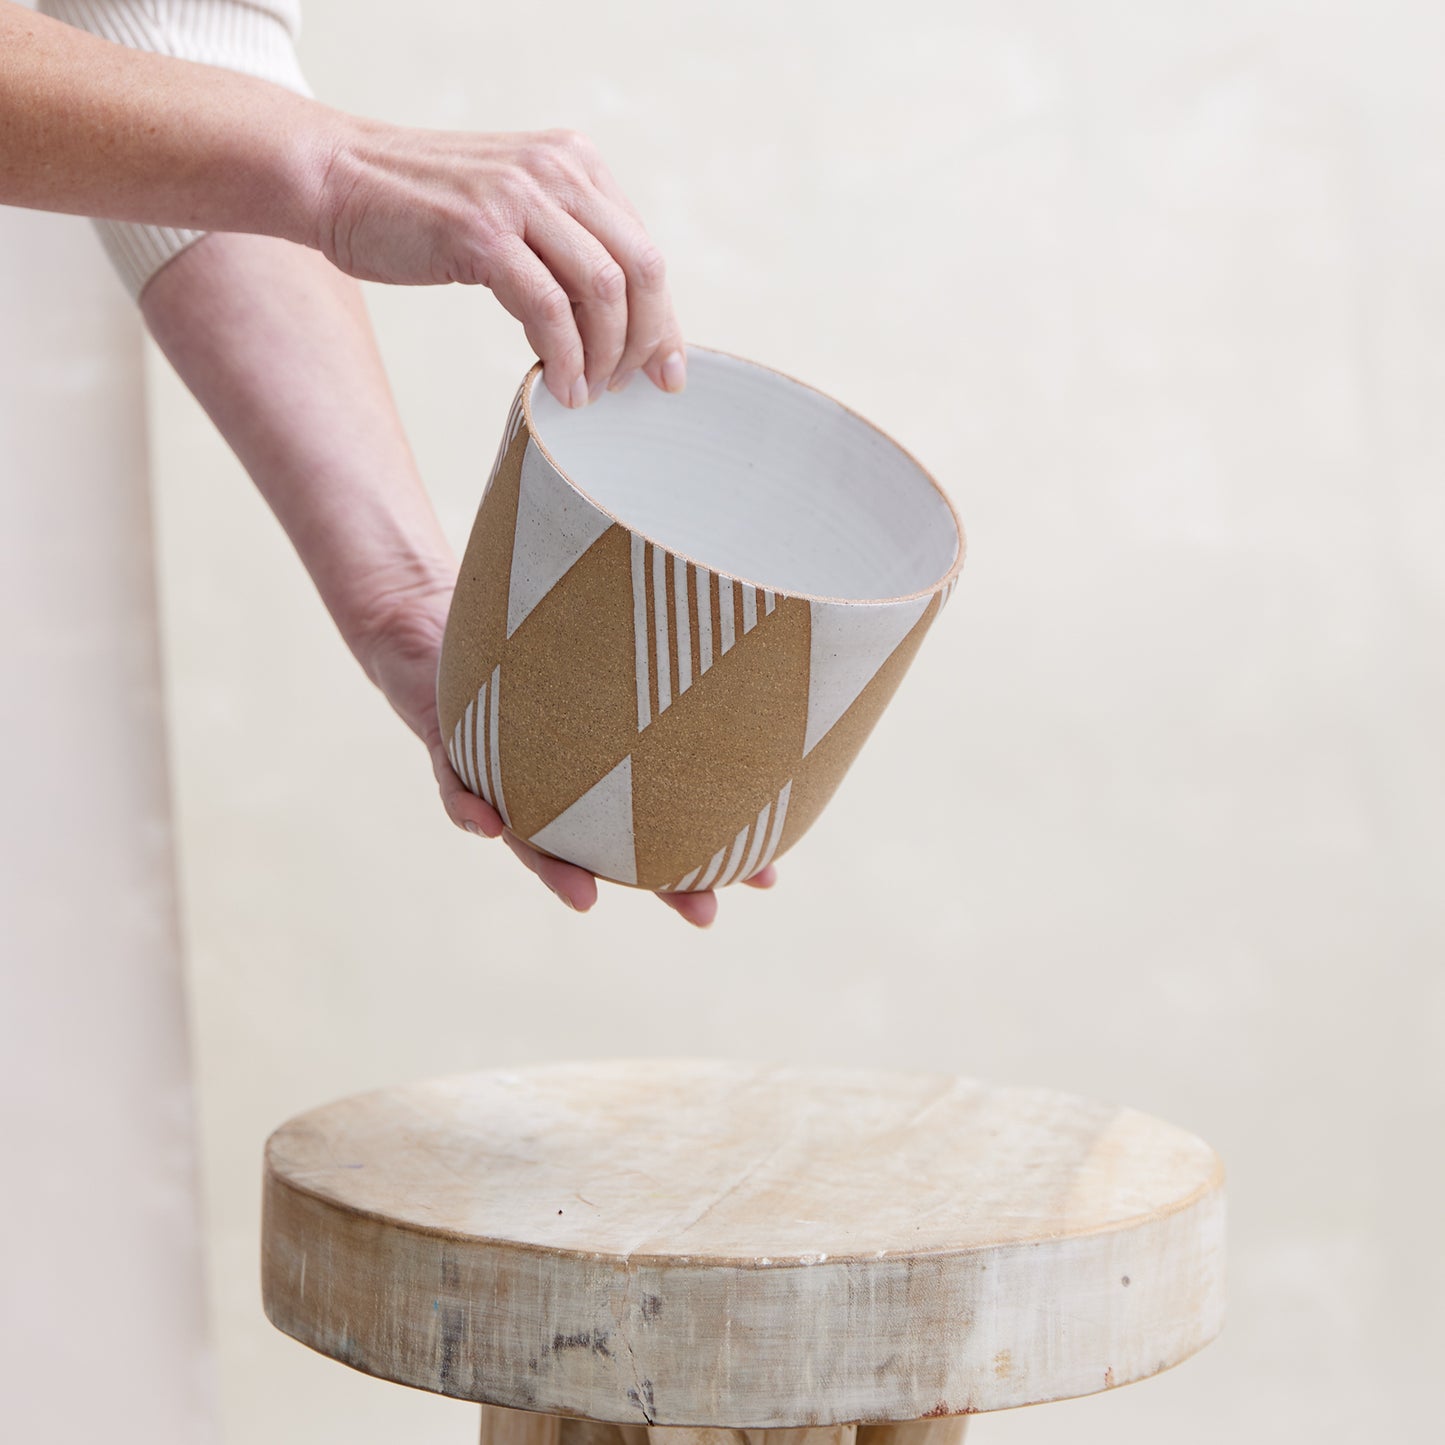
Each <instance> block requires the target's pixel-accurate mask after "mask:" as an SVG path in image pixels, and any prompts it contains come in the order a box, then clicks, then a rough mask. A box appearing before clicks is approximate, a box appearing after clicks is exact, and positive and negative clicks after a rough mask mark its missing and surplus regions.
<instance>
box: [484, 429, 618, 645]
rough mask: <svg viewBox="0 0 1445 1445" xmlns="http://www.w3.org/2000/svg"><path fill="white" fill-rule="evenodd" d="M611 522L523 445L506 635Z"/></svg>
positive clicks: (521, 620)
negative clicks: (524, 448)
mask: <svg viewBox="0 0 1445 1445" xmlns="http://www.w3.org/2000/svg"><path fill="white" fill-rule="evenodd" d="M610 525H611V518H609V517H608V516H607V515H606V514H605V513H603V512H599V511H598V510H597V508H596V507H594V506H592V505H591V504H590V503H588V502H586V501H584V500H583V499H582V498H581V497H579V496H578V495H577V493H576V492H575V491H574V490H573V489H572V488H571V487H569V486H568V485H567V483H566V482H565V481H563V480H562V478H561V477H560V476H558V475H557V472H556V469H555V468H554V467H553V466H552V464H551V462H549V461H548V460H547V458H546V457H544V456H543V455H542V453H541V452H540V451H539V450H538V448H537V447H535V446H528V447H527V449H526V451H525V452H524V453H523V454H522V475H521V495H520V497H519V498H518V501H517V526H516V531H515V533H514V534H513V540H512V574H511V583H510V586H509V587H508V590H507V636H508V637H510V636H511V635H512V634H513V633H514V632H515V631H516V630H517V628H518V627H519V626H520V625H521V624H522V623H523V622H524V621H525V620H526V618H527V615H528V614H529V613H530V612H531V610H532V609H533V608H534V607H535V606H536V605H537V604H538V603H539V602H540V601H541V600H542V599H543V598H544V597H545V596H546V595H547V594H548V593H549V592H550V591H551V590H552V589H553V587H555V586H556V585H557V582H558V581H559V579H560V578H561V577H562V576H563V575H564V574H565V573H566V572H567V571H569V570H570V568H571V566H572V564H573V563H574V562H575V561H576V560H577V559H578V558H579V557H580V556H581V555H582V554H583V553H584V552H585V551H586V550H587V549H588V548H589V547H590V546H591V545H592V544H593V543H594V542H595V541H596V540H597V539H598V538H599V537H600V536H601V535H602V534H603V532H605V531H606V530H607V528H608V527H609V526H610Z"/></svg>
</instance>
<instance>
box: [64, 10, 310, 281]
mask: <svg viewBox="0 0 1445 1445" xmlns="http://www.w3.org/2000/svg"><path fill="white" fill-rule="evenodd" d="M36 8H37V9H39V10H41V11H43V12H44V13H45V14H47V15H50V16H52V17H54V18H55V19H56V20H63V21H65V22H66V23H67V24H70V25H74V26H77V27H78V28H80V29H81V30H88V31H89V32H90V33H91V34H92V35H99V36H100V37H101V38H102V39H105V40H113V41H115V42H116V43H117V44H120V45H129V46H132V47H134V48H135V49H137V50H150V51H154V52H155V53H156V54H158V55H172V56H175V57H176V58H177V59H180V60H193V61H197V62H199V63H200V64H202V65H217V66H221V67H223V68H225V69H227V70H237V71H240V72H241V73H242V74H243V75H253V76H256V77H257V78H258V79H260V80H269V81H272V82H274V83H275V84H277V85H284V86H285V87H286V88H287V89H288V90H293V91H295V92H296V93H297V94H298V95H310V94H311V91H310V89H309V88H308V86H307V84H306V81H305V78H304V77H303V76H302V74H301V66H300V63H299V61H298V60H297V58H296V37H297V36H298V34H299V33H300V29H301V7H300V0H39V4H38V5H37V7H36ZM95 228H96V230H97V231H98V232H99V233H100V239H101V243H102V244H103V245H104V246H105V250H106V254H107V255H108V256H109V257H110V259H111V262H112V264H113V265H114V266H115V269H116V270H117V271H118V272H119V273H120V277H121V280H122V281H124V282H125V284H126V287H127V289H128V290H129V291H130V294H131V295H132V296H133V297H138V296H139V295H140V293H141V292H142V290H144V289H145V285H146V283H147V282H148V281H149V280H150V279H151V277H152V276H154V275H155V274H156V272H157V271H159V270H160V269H161V267H162V266H164V265H165V264H166V263H167V262H168V261H170V260H172V259H174V258H175V257H176V256H178V255H180V253H181V252H182V251H184V250H185V249H186V247H187V246H190V245H192V244H193V243H194V242H196V241H199V240H200V239H201V237H202V236H203V235H204V234H205V232H203V231H183V230H177V229H175V228H174V227H171V226H143V225H136V224H133V223H131V222H129V221H102V220H98V221H96V222H95Z"/></svg>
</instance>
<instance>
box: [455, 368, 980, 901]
mask: <svg viewBox="0 0 1445 1445" xmlns="http://www.w3.org/2000/svg"><path fill="white" fill-rule="evenodd" d="M535 376H536V370H535V369H534V372H533V374H532V375H529V376H528V378H527V380H526V381H525V382H524V383H523V386H522V389H521V391H519V392H518V396H517V400H516V402H515V403H514V404H513V410H512V413H511V414H510V415H509V417H508V421H507V426H506V428H505V430H504V433H503V437H502V445H501V447H500V449H499V451H498V455H497V460H496V462H495V464H494V465H493V468H492V473H491V476H490V478H489V480H488V483H487V487H486V490H485V492H484V494H483V497H482V503H481V507H480V509H479V511H478V513H477V520H476V523H475V525H474V527H473V529H472V535H471V539H470V540H469V542H468V544H467V550H466V553H465V556H464V557H463V560H462V565H461V570H460V573H459V576H458V578H457V588H456V592H455V594H454V595H453V598H452V606H451V612H450V615H449V616H448V619H447V629H446V636H445V639H444V641H443V646H442V657H441V666H440V669H439V673H438V679H437V709H438V714H439V717H440V720H441V724H442V728H443V736H444V737H447V738H448V739H449V742H448V747H447V753H448V757H449V758H450V760H451V764H452V768H453V770H454V771H455V772H456V774H457V776H458V778H460V779H461V781H462V782H463V783H464V784H465V786H466V787H467V788H469V789H470V790H471V791H472V792H474V793H476V794H477V795H478V796H479V797H482V798H485V799H487V801H489V802H490V803H491V804H492V805H493V806H494V807H495V808H496V809H497V810H498V812H499V813H501V814H502V816H503V818H504V821H506V823H507V825H508V827H509V828H510V829H511V830H512V831H513V832H514V833H515V834H516V835H517V836H518V837H521V838H524V839H527V840H528V841H529V842H531V843H532V844H533V845H535V846H536V847H538V848H540V849H541V850H542V851H544V852H547V853H550V854H553V855H554V856H556V857H559V858H564V859H567V860H568V861H570V862H573V863H576V864H578V865H579V866H580V867H584V868H587V869H589V870H590V871H591V872H593V873H596V874H597V875H598V876H599V877H604V878H611V879H613V880H615V881H617V882H620V883H626V884H630V885H633V886H636V887H640V888H648V889H656V890H660V891H680V892H686V891H698V890H701V889H705V888H718V887H723V886H726V885H727V884H730V883H735V882H739V881H741V880H743V879H746V878H749V877H751V876H752V875H753V874H754V873H756V872H758V871H759V870H760V869H761V868H763V867H765V866H766V865H767V864H768V863H769V862H770V861H772V860H773V859H775V858H777V857H779V856H781V855H782V854H783V853H784V852H786V851H787V849H788V848H790V847H791V846H792V845H793V844H794V843H795V842H796V841H797V840H798V839H799V838H800V837H801V836H802V835H803V833H804V832H805V831H806V830H807V828H808V827H809V826H810V825H811V824H812V822H813V821H814V819H816V818H817V816H818V814H819V813H820V812H821V811H822V808H823V806H824V805H825V804H826V802H827V801H828V799H829V798H830V797H831V796H832V794H833V792H834V790H835V789H836V788H837V786H838V783H839V782H840V781H841V780H842V778H843V775H844V774H845V773H846V771H847V769H848V767H849V765H850V764H851V763H852V761H853V758H854V757H855V756H856V755H857V752H858V749H859V748H861V747H862V745H863V743H864V741H865V740H866V738H867V737H868V734H869V733H870V732H871V731H872V729H873V726H874V725H875V724H876V722H877V721H878V719H879V718H880V717H881V716H882V714H883V710H884V708H885V707H886V705H887V703H888V701H889V699H890V698H891V697H892V695H893V693H894V691H895V689H896V688H897V686H898V684H899V682H900V681H901V679H902V677H903V674H904V672H905V671H906V670H907V668H908V665H909V663H910V662H911V661H912V659H913V657H914V655H915V654H916V653H917V650H918V647H919V644H920V643H921V641H922V639H923V636H924V634H925V633H926V632H927V631H928V628H929V627H930V626H931V625H932V623H933V621H934V620H935V619H936V618H937V616H938V614H939V612H940V611H941V609H942V606H943V602H944V600H945V599H946V596H947V595H950V594H951V592H952V590H953V586H954V583H955V581H956V577H957V570H958V566H957V564H955V566H954V568H953V570H952V571H951V572H950V574H949V576H948V577H947V578H945V579H942V580H941V581H940V582H939V584H938V585H937V586H935V587H934V588H933V589H932V590H931V591H929V592H928V593H926V594H925V595H923V596H921V597H913V598H909V599H906V600H904V601H902V602H896V603H846V602H824V601H819V600H817V599H809V598H804V597H794V596H790V595H788V594H787V593H785V592H778V591H771V590H768V589H766V588H763V587H759V586H756V585H754V584H753V583H749V582H747V581H744V580H743V579H741V578H735V577H729V576H727V575H725V574H723V573H720V572H716V571H714V570H712V569H710V568H708V567H706V566H703V565H701V564H700V563H698V562H697V561H696V560H695V559H693V558H691V557H685V556H681V555H679V554H677V553H674V552H671V551H669V550H668V549H667V548H666V547H664V546H661V545H660V544H658V543H656V542H655V541H652V540H651V539H648V538H645V537H642V536H640V535H638V534H637V533H634V532H631V531H629V530H628V529H627V528H626V527H625V526H623V525H622V524H621V523H619V522H618V521H617V520H616V519H615V518H613V517H611V516H610V515H608V514H607V513H606V512H604V511H603V510H602V509H601V508H600V507H598V506H596V505H595V504H594V503H592V502H591V501H590V500H589V499H588V498H587V497H585V496H583V495H582V494H581V493H580V492H578V491H577V490H576V489H575V488H573V487H572V485H571V484H570V483H569V482H568V481H567V480H566V479H565V478H564V477H563V476H562V475H561V474H560V473H559V472H557V470H556V469H555V468H554V467H553V466H552V464H551V462H550V461H549V460H548V458H547V455H546V453H545V452H543V451H542V449H541V448H540V447H539V446H538V445H537V444H536V442H535V441H534V440H533V439H532V437H531V432H530V413H529V410H528V407H527V404H526V396H527V393H528V390H529V388H530V386H531V385H532V383H533V381H534V379H535ZM504 679H505V685H504Z"/></svg>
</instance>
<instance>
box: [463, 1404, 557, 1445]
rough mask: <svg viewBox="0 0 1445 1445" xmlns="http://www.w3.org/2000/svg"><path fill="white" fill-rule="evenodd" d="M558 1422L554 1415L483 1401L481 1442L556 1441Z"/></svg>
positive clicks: (521, 1444) (534, 1444)
mask: <svg viewBox="0 0 1445 1445" xmlns="http://www.w3.org/2000/svg"><path fill="white" fill-rule="evenodd" d="M561 1426H562V1421H561V1420H560V1419H559V1418H558V1417H557V1416H556V1415H538V1414H536V1413H535V1412H534V1411H532V1410H507V1409H503V1407H502V1406H501V1405H483V1406H482V1437H481V1445H559V1436H560V1434H561Z"/></svg>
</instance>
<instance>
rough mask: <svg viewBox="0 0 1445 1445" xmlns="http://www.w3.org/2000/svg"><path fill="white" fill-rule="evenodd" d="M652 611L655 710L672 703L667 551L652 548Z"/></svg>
mask: <svg viewBox="0 0 1445 1445" xmlns="http://www.w3.org/2000/svg"><path fill="white" fill-rule="evenodd" d="M652 612H653V616H654V618H655V619H656V622H657V710H658V712H659V713H664V712H666V711H667V710H668V708H669V707H670V706H671V705H672V668H671V666H670V663H669V659H670V658H671V656H672V651H671V649H670V648H669V647H668V645H667V553H666V552H664V551H663V550H662V548H661V547H654V548H653V549H652Z"/></svg>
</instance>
